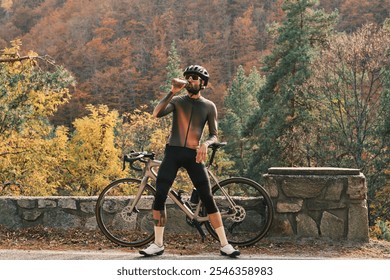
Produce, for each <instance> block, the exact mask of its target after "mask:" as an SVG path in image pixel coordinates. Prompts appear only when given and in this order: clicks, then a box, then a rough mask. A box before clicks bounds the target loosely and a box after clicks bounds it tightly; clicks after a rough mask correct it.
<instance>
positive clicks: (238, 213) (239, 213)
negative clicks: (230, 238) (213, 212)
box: [231, 205, 246, 223]
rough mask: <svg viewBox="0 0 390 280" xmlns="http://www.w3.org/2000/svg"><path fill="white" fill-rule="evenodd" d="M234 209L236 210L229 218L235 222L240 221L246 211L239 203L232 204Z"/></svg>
mask: <svg viewBox="0 0 390 280" xmlns="http://www.w3.org/2000/svg"><path fill="white" fill-rule="evenodd" d="M234 210H235V211H236V214H235V215H234V216H233V217H231V219H232V220H233V222H236V223H239V222H242V221H243V220H244V219H245V216H246V211H245V209H244V207H242V206H240V205H236V206H234Z"/></svg>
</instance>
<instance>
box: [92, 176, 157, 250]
mask: <svg viewBox="0 0 390 280" xmlns="http://www.w3.org/2000/svg"><path fill="white" fill-rule="evenodd" d="M140 185H141V180H138V179H133V178H125V179H120V180H117V181H114V182H112V183H110V184H109V185H108V186H107V187H106V188H105V189H104V190H103V191H102V192H101V194H100V195H99V197H98V200H97V202H96V209H95V213H96V220H97V224H98V226H99V228H100V230H101V231H102V232H103V234H104V235H105V236H106V237H107V238H108V239H109V240H111V241H112V242H114V243H116V244H118V245H121V246H132V247H138V246H143V245H145V244H147V243H149V242H150V241H152V240H153V238H154V229H153V225H154V224H153V217H152V205H153V201H154V196H155V193H156V191H155V189H154V188H153V187H152V186H150V185H149V184H146V185H145V188H144V191H143V192H142V195H141V197H140V199H139V201H138V202H137V204H136V207H135V208H134V209H131V205H132V203H133V200H134V198H135V195H131V194H133V193H136V192H137V191H138V190H139V188H140Z"/></svg>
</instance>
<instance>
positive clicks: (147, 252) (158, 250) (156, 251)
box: [139, 243, 164, 257]
mask: <svg viewBox="0 0 390 280" xmlns="http://www.w3.org/2000/svg"><path fill="white" fill-rule="evenodd" d="M139 253H140V254H141V255H144V256H146V257H151V256H158V255H162V254H163V253H164V245H163V246H158V245H157V244H155V243H152V244H151V245H150V246H149V247H148V248H146V249H144V250H141V251H139Z"/></svg>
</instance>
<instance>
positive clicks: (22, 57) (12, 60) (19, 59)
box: [0, 56, 40, 63]
mask: <svg viewBox="0 0 390 280" xmlns="http://www.w3.org/2000/svg"><path fill="white" fill-rule="evenodd" d="M34 58H40V57H39V56H20V57H14V58H0V63H2V62H4V63H9V62H16V61H22V60H26V59H34Z"/></svg>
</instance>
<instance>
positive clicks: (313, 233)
mask: <svg viewBox="0 0 390 280" xmlns="http://www.w3.org/2000/svg"><path fill="white" fill-rule="evenodd" d="M264 179H265V184H264V187H265V188H266V189H267V190H268V192H269V193H270V195H271V197H272V200H273V203H274V209H275V218H274V223H273V225H272V228H271V230H270V232H269V234H268V238H270V239H272V238H275V239H287V240H291V239H296V238H320V239H331V240H337V241H339V240H347V241H363V242H367V241H368V211H367V201H366V199H367V186H366V180H365V177H364V175H363V174H361V173H360V172H359V170H355V169H335V168H270V169H269V171H268V174H265V175H264ZM96 199H97V197H0V213H1V214H0V225H1V226H4V227H6V228H9V229H18V228H24V227H33V226H38V225H41V226H44V227H55V228H63V229H69V228H85V229H97V224H96V219H95V214H94V210H95V204H96ZM167 209H168V216H169V220H170V221H174V222H168V225H167V229H166V230H167V232H183V231H184V232H186V231H187V232H194V233H196V232H197V231H196V229H194V228H191V227H190V226H189V225H188V224H187V223H186V219H185V216H184V214H183V213H182V212H181V211H178V210H177V208H176V206H173V205H172V204H170V203H169V201H168V205H167Z"/></svg>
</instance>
